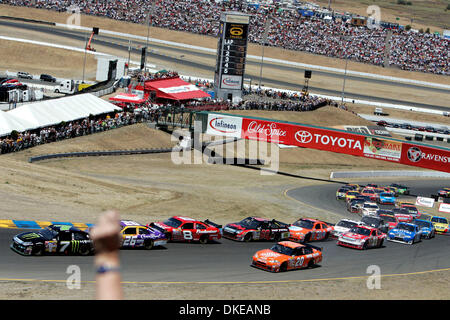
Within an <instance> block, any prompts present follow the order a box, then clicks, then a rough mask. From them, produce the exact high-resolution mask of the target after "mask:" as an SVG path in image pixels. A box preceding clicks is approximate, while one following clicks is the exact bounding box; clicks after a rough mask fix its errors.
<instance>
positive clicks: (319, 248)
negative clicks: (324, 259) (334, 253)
mask: <svg viewBox="0 0 450 320" xmlns="http://www.w3.org/2000/svg"><path fill="white" fill-rule="evenodd" d="M303 245H304V246H305V247H309V248H312V249H316V250H319V251H322V250H323V248H322V247H317V246H313V245H312V244H309V243H304V244H303Z"/></svg>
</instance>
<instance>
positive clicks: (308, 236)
mask: <svg viewBox="0 0 450 320" xmlns="http://www.w3.org/2000/svg"><path fill="white" fill-rule="evenodd" d="M310 240H311V233H308V234H307V235H306V236H305V240H303V242H308V241H310Z"/></svg>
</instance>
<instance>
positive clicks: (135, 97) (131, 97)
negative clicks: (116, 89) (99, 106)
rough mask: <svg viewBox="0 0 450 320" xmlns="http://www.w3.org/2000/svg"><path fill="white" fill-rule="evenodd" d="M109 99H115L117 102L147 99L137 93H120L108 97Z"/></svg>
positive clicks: (134, 101) (141, 101) (137, 101)
mask: <svg viewBox="0 0 450 320" xmlns="http://www.w3.org/2000/svg"><path fill="white" fill-rule="evenodd" d="M109 100H111V101H117V102H125V103H136V104H140V103H144V102H145V101H147V99H145V98H140V97H139V96H138V95H135V94H131V93H120V94H118V95H116V96H114V97H111V98H109Z"/></svg>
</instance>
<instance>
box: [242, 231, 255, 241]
mask: <svg viewBox="0 0 450 320" xmlns="http://www.w3.org/2000/svg"><path fill="white" fill-rule="evenodd" d="M252 238H253V236H252V234H251V233H247V234H246V235H245V237H244V241H245V242H250V241H252Z"/></svg>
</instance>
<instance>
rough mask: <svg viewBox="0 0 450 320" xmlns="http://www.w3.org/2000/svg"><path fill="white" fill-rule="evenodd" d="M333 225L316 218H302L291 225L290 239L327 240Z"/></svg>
mask: <svg viewBox="0 0 450 320" xmlns="http://www.w3.org/2000/svg"><path fill="white" fill-rule="evenodd" d="M331 231H333V225H332V224H331V223H328V222H323V221H320V220H316V219H308V218H300V219H298V220H297V221H295V222H294V223H293V224H291V226H290V227H289V240H291V241H296V242H309V241H320V240H326V239H327V238H328V237H329V235H330V233H331Z"/></svg>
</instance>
